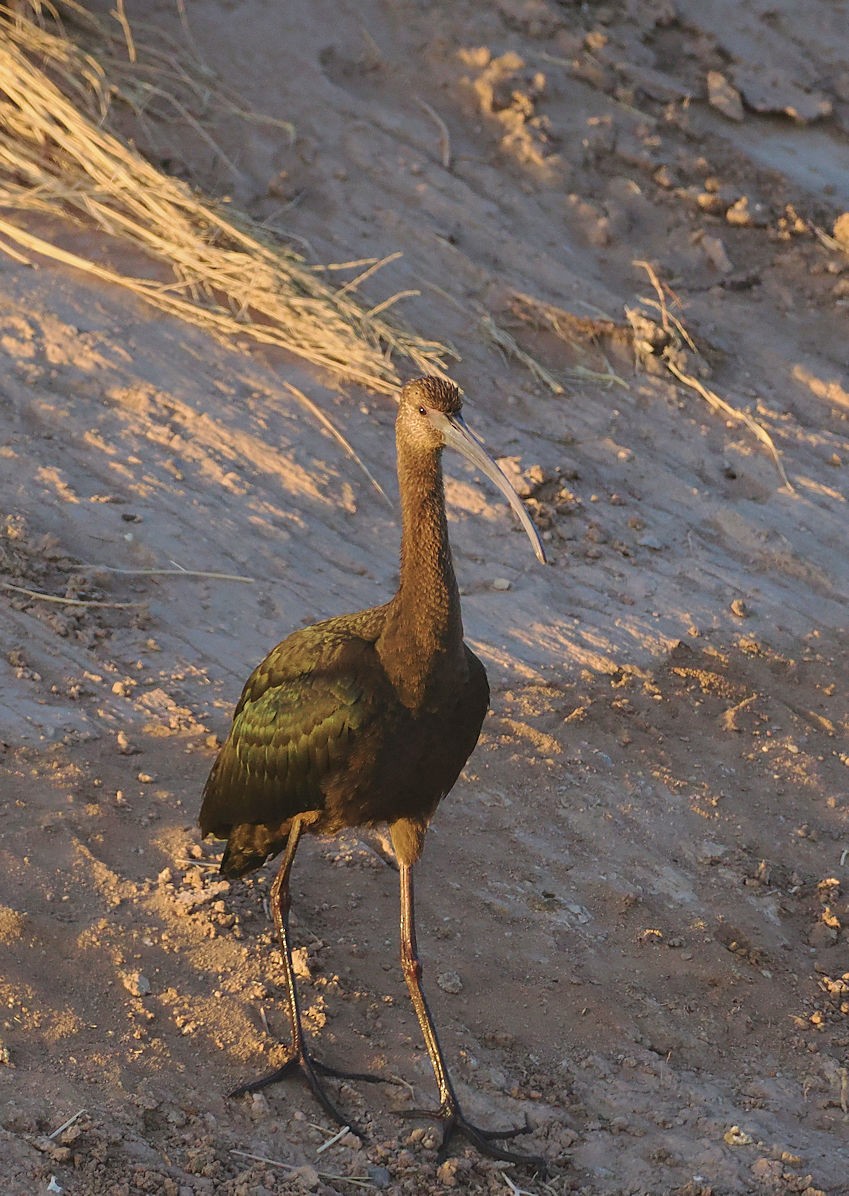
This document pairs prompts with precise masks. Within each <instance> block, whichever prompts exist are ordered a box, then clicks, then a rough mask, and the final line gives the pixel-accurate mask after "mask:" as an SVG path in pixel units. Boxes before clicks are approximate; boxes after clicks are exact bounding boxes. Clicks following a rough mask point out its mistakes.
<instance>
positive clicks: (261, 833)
mask: <svg viewBox="0 0 849 1196" xmlns="http://www.w3.org/2000/svg"><path fill="white" fill-rule="evenodd" d="M287 838H288V836H287V835H283V836H280V834H279V832H278V834H277V835H276V836H272V835H271V834H270V833H269V829H268V827H267V826H254V825H252V824H251V823H243V824H242V825H241V826H234V827H233V829H232V830H231V831H230V835H229V837H228V839H227V846H226V847H225V848H224V855H223V856H222V858H221V869H220V871H221V875H222V876H226V877H227V879H228V880H235V879H236V878H237V877H239V876H244V875H245V874H246V873H248V872H253V871H254V869H255V868H261V867H262V865H263V864H264V863H265V861H266V860H267V859H268V857H269V856H272V855H277V853H278V851H282V850H283V848H284V847H285V846H286V839H287Z"/></svg>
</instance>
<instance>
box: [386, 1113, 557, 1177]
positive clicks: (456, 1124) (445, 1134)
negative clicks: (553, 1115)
mask: <svg viewBox="0 0 849 1196" xmlns="http://www.w3.org/2000/svg"><path fill="white" fill-rule="evenodd" d="M400 1116H401V1117H404V1118H407V1117H426V1118H428V1120H430V1121H440V1122H442V1144H441V1145H440V1147H439V1152H438V1155H437V1157H438V1158H439V1160H440V1161H441V1160H442V1159H444V1158H445V1157H446V1156H447V1154H448V1150H449V1147H450V1145H451V1141H452V1139H453V1138H454V1136H455V1134H462V1136H463V1137H464V1138H465V1139H466V1141H467V1142H470V1143H471V1145H472V1146H474V1147H475V1149H476V1150H479V1151H480V1153H481V1154H483V1155H486V1156H487V1158H490V1159H500V1160H501V1161H502V1162H505V1163H515V1164H516V1165H517V1166H520V1167H532V1168H533V1169H534V1170H535V1171H538V1172H539V1173H540V1174H541V1175H542V1176H545V1174H546V1172H547V1164H546V1161H545V1159H544V1158H542V1156H541V1155H535V1154H522V1153H521V1152H520V1151H517V1150H504V1149H503V1148H502V1147H500V1146H496V1145H495V1143H496V1142H498V1141H500V1140H504V1139H506V1138H517V1137H518V1136H519V1135H520V1134H528V1133H530V1130H531V1127H530V1125H529V1123H528V1120H527V1118H525V1124H524V1125H520V1126H516V1127H515V1128H512V1129H508V1130H483V1129H480V1128H479V1127H478V1126H476V1125H473V1124H472V1123H471V1122H470V1121H468V1120H467V1119H466V1117H464V1115H463V1114H462V1112H461V1111H460V1109H459V1108H457V1107H454V1106H452V1105H450V1104H449V1105H441V1106H440V1107H439V1108H438V1109H405V1110H404V1111H403V1112H402V1113H401V1114H400Z"/></svg>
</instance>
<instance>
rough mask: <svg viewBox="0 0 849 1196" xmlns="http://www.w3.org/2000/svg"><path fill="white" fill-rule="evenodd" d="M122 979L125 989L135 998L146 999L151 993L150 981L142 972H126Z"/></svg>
mask: <svg viewBox="0 0 849 1196" xmlns="http://www.w3.org/2000/svg"><path fill="white" fill-rule="evenodd" d="M121 979H122V980H123V982H124V988H125V989H126V990H127V992H128V993H132V995H133V996H134V997H146V996H147V995H148V993H149V992H150V981H149V980H148V978H147V976H143V975H142V974H141V972H126V973H125V974H124V975H123V976H122V977H121Z"/></svg>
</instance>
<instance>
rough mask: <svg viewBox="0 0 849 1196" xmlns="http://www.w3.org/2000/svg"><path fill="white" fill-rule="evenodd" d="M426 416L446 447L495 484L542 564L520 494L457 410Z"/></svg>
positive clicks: (539, 545)
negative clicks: (441, 436) (453, 413)
mask: <svg viewBox="0 0 849 1196" xmlns="http://www.w3.org/2000/svg"><path fill="white" fill-rule="evenodd" d="M428 415H429V416H430V418H431V419H432V420H433V422H434V423H435V424H436V425H437V426H438V427H439V429H440V431H441V432H442V435H443V439H444V440H445V443H446V445H448V447H449V448H453V449H456V450H457V452H458V453H460V454H462V456H464V457H465V458H466V460H467V461H470V462H471V463H472V465H474V466H475V467H476V468H477V469H479V470H480V471H481V473H484V474H486V476H487V477H488V478H489V480H490V481H491V482H494V483H495V485H496V486H497V487H498V489H499V490H500V491H501V493H502V494H503V495H504V497H505V498H506V499H507V501H508V502H509V504H510V506H511V507H512V508H513V510H514V511H515V512H516V514H517V515H518V516H519V522H520V523H521V525H522V527H523V528H524V529H525V531H526V532H527V533H528V539H529V540H530V542H531V545H532V547H533V550H534V553H535V554H536V558H537V560H538V561H539V562H540V564H542V565H544V564H545V563H546V556H545V549H544V548H543V545H542V540H541V539H540V535H539V532H538V531H537V529H536V528H535V527H534V524H533V520H532V519H531V517H530V515H529V514H528V512H527V511H526V510H525V507H524V504H523V503H522V500H521V498H519V495H518V494H517V493H516V491H515V490H514V489H513V487H512V486H511V485H510V482H509V481H508V479H507V477H506V476H505V474H504V473H503V472H502V471H501V469H500V468H499V467H498V466H497V465H496V464H495V462H494V461H493V459H492V457H490V455H489V453H488V452H487V451H486V449H485V448H484V447H483V445H482V444H481V442H480V440H478V438H477V436H476V435H475V434H474V432H473V431H472V430H471V428H470V427H469V425H468V424H467V423H466V421H465V420H464V419H463V417H462V415H460V414H459V413H458V414H456V415H444V414H443V413H442V412H437V411H429V412H428Z"/></svg>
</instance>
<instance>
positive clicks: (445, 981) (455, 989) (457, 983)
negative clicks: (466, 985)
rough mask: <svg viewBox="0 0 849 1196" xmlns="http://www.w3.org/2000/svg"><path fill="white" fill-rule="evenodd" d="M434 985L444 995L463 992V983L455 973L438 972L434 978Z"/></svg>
mask: <svg viewBox="0 0 849 1196" xmlns="http://www.w3.org/2000/svg"><path fill="white" fill-rule="evenodd" d="M436 983H437V984H438V985H439V987H440V988H441V989H442V991H443V992H446V993H459V992H462V991H463V981H462V980H461V979H460V977H459V976H458V975H457V973H456V972H440V973H439V975H438V976H437V977H436Z"/></svg>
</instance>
